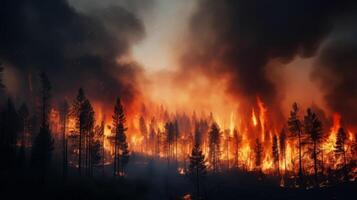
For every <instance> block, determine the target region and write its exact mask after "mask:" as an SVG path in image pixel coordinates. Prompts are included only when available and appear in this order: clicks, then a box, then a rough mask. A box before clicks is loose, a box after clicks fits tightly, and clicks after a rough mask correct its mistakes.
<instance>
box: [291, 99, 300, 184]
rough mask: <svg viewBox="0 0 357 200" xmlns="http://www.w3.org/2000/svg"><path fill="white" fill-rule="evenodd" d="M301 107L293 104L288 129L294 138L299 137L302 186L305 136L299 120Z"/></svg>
mask: <svg viewBox="0 0 357 200" xmlns="http://www.w3.org/2000/svg"><path fill="white" fill-rule="evenodd" d="M298 114H299V107H298V105H297V103H293V105H292V110H291V112H290V116H289V119H288V129H289V131H290V133H291V134H292V136H294V137H296V136H297V137H298V148H299V181H300V185H301V184H302V183H303V181H302V178H303V177H302V176H303V172H302V153H301V149H302V139H303V138H302V134H303V131H302V129H303V125H302V123H301V121H300V119H299V115H298Z"/></svg>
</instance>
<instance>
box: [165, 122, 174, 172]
mask: <svg viewBox="0 0 357 200" xmlns="http://www.w3.org/2000/svg"><path fill="white" fill-rule="evenodd" d="M165 136H166V138H165V139H166V141H165V146H166V148H167V164H168V166H170V160H171V158H172V157H173V155H174V148H173V144H174V142H175V126H174V124H173V123H172V122H167V123H166V124H165Z"/></svg>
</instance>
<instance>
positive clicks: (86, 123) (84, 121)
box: [80, 99, 94, 176]
mask: <svg viewBox="0 0 357 200" xmlns="http://www.w3.org/2000/svg"><path fill="white" fill-rule="evenodd" d="M80 121H81V125H82V127H81V129H82V130H83V131H82V133H84V149H85V152H84V153H85V154H84V155H85V169H86V174H87V176H90V172H91V160H90V159H91V150H92V149H91V148H92V143H93V137H94V131H93V128H94V110H93V107H92V105H91V103H90V101H89V100H88V99H86V100H85V101H84V103H83V104H82V107H81V109H80Z"/></svg>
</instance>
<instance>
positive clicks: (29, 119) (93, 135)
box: [0, 68, 130, 183]
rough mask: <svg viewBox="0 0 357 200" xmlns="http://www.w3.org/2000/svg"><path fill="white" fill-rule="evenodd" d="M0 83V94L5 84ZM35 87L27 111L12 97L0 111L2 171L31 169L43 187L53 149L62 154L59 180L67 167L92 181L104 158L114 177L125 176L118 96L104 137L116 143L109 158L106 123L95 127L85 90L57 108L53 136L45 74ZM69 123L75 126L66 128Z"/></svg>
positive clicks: (126, 150)
mask: <svg viewBox="0 0 357 200" xmlns="http://www.w3.org/2000/svg"><path fill="white" fill-rule="evenodd" d="M0 69H1V71H2V68H0ZM0 83H1V84H0V86H1V89H2V90H4V89H5V86H4V85H3V84H2V82H0ZM39 83H40V87H39V88H38V89H37V91H38V95H37V97H36V101H35V105H31V106H30V108H31V107H32V110H33V111H32V112H31V111H30V110H31V109H29V107H28V106H27V104H26V103H23V104H22V105H21V106H20V107H19V108H17V107H16V106H15V105H14V103H13V101H12V100H11V98H8V99H7V102H6V104H5V105H3V106H2V107H1V110H0V157H1V159H2V161H3V162H2V163H3V164H2V165H0V167H1V170H2V171H14V172H15V173H16V174H19V173H20V174H21V173H25V171H27V170H31V171H33V172H34V173H35V174H36V177H37V178H38V180H39V181H40V182H41V183H44V182H45V179H46V176H47V175H48V173H49V171H50V170H51V163H52V162H53V160H52V158H53V154H54V150H57V151H58V152H61V157H62V159H61V162H62V167H61V169H62V175H63V180H66V179H67V177H68V171H69V168H72V169H73V168H74V169H77V171H78V172H77V174H78V175H79V176H88V177H91V176H93V174H94V169H95V168H98V169H99V170H100V168H101V169H102V170H103V173H104V165H105V162H104V161H105V159H106V158H105V157H107V159H109V160H110V163H113V166H112V170H113V175H114V176H125V168H126V165H127V164H128V162H129V157H130V151H129V148H128V143H127V140H126V131H127V128H126V126H125V122H126V118H125V111H124V108H123V106H122V103H121V101H120V98H117V99H116V101H115V105H114V109H113V117H112V127H111V131H112V133H111V134H112V136H110V137H109V140H110V141H111V142H112V143H115V146H114V154H110V155H109V156H108V155H107V156H105V151H104V140H105V137H106V136H105V135H104V129H105V127H104V126H105V125H104V122H103V121H102V122H100V123H96V121H95V111H94V110H93V107H92V105H91V102H90V100H89V99H88V98H87V97H86V95H85V92H84V90H83V89H82V88H80V89H79V90H78V93H77V96H76V98H75V99H74V100H73V102H72V103H71V104H70V103H68V102H67V101H63V102H62V103H60V105H59V106H57V108H56V109H57V110H58V111H59V119H60V124H59V125H60V127H61V133H56V134H54V133H53V132H52V130H51V127H52V125H53V123H52V122H51V115H52V114H53V110H54V109H53V108H54V107H55V106H54V105H53V104H52V102H53V98H52V85H51V82H50V80H49V78H48V77H47V76H46V74H45V73H40V74H39ZM71 120H72V121H73V120H74V123H75V125H74V127H72V128H71V130H69V126H70V125H69V124H70V121H71ZM96 124H99V125H96ZM55 148H58V149H55Z"/></svg>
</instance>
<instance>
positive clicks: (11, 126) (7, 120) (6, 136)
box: [0, 98, 22, 169]
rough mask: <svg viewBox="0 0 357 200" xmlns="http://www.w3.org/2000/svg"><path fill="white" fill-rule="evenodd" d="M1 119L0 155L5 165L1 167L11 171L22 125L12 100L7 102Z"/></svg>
mask: <svg viewBox="0 0 357 200" xmlns="http://www.w3.org/2000/svg"><path fill="white" fill-rule="evenodd" d="M1 118H2V120H1V123H2V124H1V135H0V136H1V137H0V148H1V149H0V155H1V158H2V160H3V161H4V164H3V165H0V167H3V168H5V169H11V168H12V167H13V166H14V164H15V157H16V141H17V135H18V132H19V131H20V127H22V125H21V124H20V122H19V116H18V114H17V112H16V108H15V106H14V104H13V102H12V100H11V99H10V98H9V99H8V100H7V103H6V108H5V109H4V111H2V113H1Z"/></svg>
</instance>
